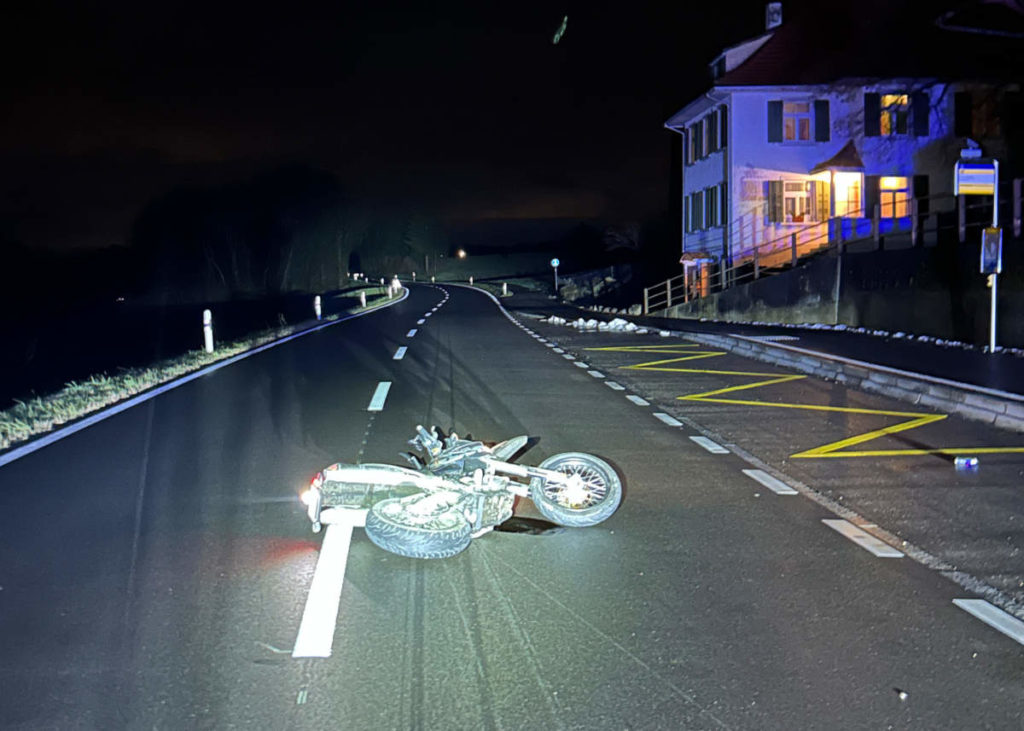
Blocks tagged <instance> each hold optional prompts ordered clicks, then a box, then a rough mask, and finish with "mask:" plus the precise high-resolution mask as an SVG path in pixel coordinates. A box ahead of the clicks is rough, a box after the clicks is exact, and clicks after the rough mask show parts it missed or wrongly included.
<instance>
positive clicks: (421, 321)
mask: <svg viewBox="0 0 1024 731" xmlns="http://www.w3.org/2000/svg"><path fill="white" fill-rule="evenodd" d="M425 322H426V319H425V318H422V317H421V318H420V319H418V320H417V321H416V324H417V325H422V324H423V323H425Z"/></svg>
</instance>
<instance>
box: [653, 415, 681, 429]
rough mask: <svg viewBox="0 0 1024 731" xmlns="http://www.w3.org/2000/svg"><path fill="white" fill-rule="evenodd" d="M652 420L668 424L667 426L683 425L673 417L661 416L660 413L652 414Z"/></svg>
mask: <svg viewBox="0 0 1024 731" xmlns="http://www.w3.org/2000/svg"><path fill="white" fill-rule="evenodd" d="M654 418H655V419H657V420H658V421H661V422H664V423H665V424H668V425H669V426H682V425H683V422H681V421H679V420H678V419H676V418H674V417H671V416H669V415H668V414H663V413H661V412H660V411H658V412H656V413H655V414H654Z"/></svg>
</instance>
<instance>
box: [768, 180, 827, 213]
mask: <svg viewBox="0 0 1024 731" xmlns="http://www.w3.org/2000/svg"><path fill="white" fill-rule="evenodd" d="M767 186H768V195H767V203H768V211H767V212H768V221H769V222H770V223H810V222H812V221H824V220H826V219H828V217H829V186H828V183H825V182H822V181H820V180H769V181H768V183H767Z"/></svg>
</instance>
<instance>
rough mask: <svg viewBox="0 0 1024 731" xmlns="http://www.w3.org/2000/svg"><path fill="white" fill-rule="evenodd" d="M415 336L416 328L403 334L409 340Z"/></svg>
mask: <svg viewBox="0 0 1024 731" xmlns="http://www.w3.org/2000/svg"><path fill="white" fill-rule="evenodd" d="M415 335H416V328H413V329H412V330H410V331H409V332H407V333H406V334H405V337H407V338H411V337H414V336H415Z"/></svg>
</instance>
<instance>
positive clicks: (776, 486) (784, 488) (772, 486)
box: [743, 470, 798, 495]
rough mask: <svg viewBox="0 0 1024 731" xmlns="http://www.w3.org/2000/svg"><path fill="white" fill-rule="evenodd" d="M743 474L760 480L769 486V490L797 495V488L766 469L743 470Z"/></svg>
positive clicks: (778, 493)
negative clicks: (773, 475) (770, 473)
mask: <svg viewBox="0 0 1024 731" xmlns="http://www.w3.org/2000/svg"><path fill="white" fill-rule="evenodd" d="M743 474H745V475H746V476H747V477H749V478H750V479H752V480H756V481H757V482H760V483H761V484H762V485H764V486H765V487H767V488H768V489H769V490H771V491H772V492H774V493H775V494H777V495H796V494H798V493H797V491H796V490H794V489H793V488H792V487H790V486H789V485H787V484H786V483H785V482H783V481H782V480H779V479H776V478H775V477H772V476H771V475H769V474H768V473H767V472H765V471H764V470H743Z"/></svg>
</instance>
